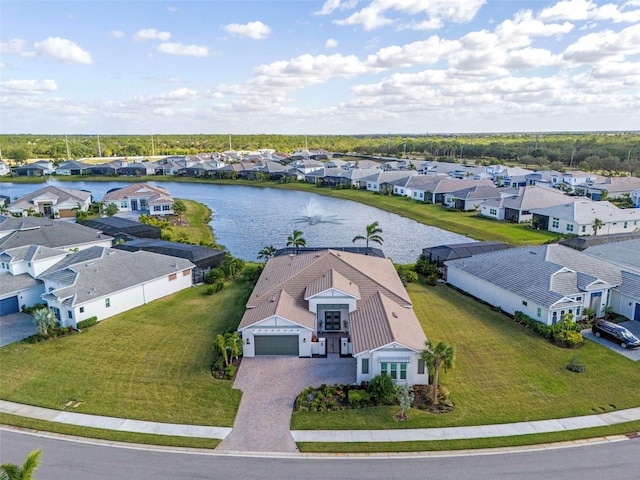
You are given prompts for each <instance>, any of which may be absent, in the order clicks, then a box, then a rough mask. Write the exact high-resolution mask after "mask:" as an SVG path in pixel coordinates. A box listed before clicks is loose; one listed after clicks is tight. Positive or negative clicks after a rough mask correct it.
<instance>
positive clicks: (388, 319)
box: [349, 292, 427, 354]
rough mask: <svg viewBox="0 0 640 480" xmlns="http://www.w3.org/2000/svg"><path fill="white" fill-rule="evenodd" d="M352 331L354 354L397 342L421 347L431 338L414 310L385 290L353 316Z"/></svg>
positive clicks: (411, 346) (350, 316) (350, 318)
mask: <svg viewBox="0 0 640 480" xmlns="http://www.w3.org/2000/svg"><path fill="white" fill-rule="evenodd" d="M349 331H350V334H351V341H352V342H353V353H354V354H358V353H362V352H365V351H368V350H375V349H377V348H380V347H383V346H385V345H389V344H390V343H393V342H397V343H399V344H401V345H404V346H406V347H409V348H414V349H416V350H421V349H422V348H423V347H424V343H425V341H426V340H427V337H426V336H425V334H424V331H423V330H422V327H421V326H420V322H418V319H417V318H416V315H415V313H414V311H413V309H411V308H404V307H402V306H400V305H398V304H397V303H396V302H394V301H393V300H391V299H390V298H389V297H387V296H386V295H384V294H382V293H381V292H376V294H375V295H373V296H372V297H370V298H369V300H368V301H366V302H364V304H362V305H360V307H358V309H357V310H356V311H355V312H352V313H351V314H350V315H349Z"/></svg>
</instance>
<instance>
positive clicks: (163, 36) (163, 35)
mask: <svg viewBox="0 0 640 480" xmlns="http://www.w3.org/2000/svg"><path fill="white" fill-rule="evenodd" d="M170 38H171V33H169V32H159V31H158V30H156V29H155V28H144V29H142V30H138V31H137V32H136V33H135V35H134V36H133V39H134V40H135V41H136V42H143V41H145V40H162V41H163V42H166V41H167V40H169V39H170Z"/></svg>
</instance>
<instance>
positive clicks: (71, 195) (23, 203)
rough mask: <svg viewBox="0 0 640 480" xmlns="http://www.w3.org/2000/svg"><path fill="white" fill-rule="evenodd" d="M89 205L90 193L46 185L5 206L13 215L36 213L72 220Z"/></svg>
mask: <svg viewBox="0 0 640 480" xmlns="http://www.w3.org/2000/svg"><path fill="white" fill-rule="evenodd" d="M90 205H91V192H88V191H86V190H72V189H70V188H63V187H54V186H53V185H48V186H46V187H44V188H41V189H39V190H36V191H35V192H31V193H29V194H28V195H25V196H24V197H22V198H19V199H17V200H14V201H13V202H12V203H10V204H9V205H8V206H7V210H8V211H9V212H10V213H12V214H13V215H22V216H27V215H28V214H29V213H30V212H36V213H39V214H41V215H44V216H46V217H54V218H57V217H60V218H73V217H75V216H76V212H78V211H82V212H86V211H87V210H88V209H89V206H90Z"/></svg>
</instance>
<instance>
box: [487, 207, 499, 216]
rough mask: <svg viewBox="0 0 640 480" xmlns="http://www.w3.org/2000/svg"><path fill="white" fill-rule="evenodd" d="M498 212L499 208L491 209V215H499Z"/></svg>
mask: <svg viewBox="0 0 640 480" xmlns="http://www.w3.org/2000/svg"><path fill="white" fill-rule="evenodd" d="M497 214H498V210H496V209H495V208H490V209H489V215H497Z"/></svg>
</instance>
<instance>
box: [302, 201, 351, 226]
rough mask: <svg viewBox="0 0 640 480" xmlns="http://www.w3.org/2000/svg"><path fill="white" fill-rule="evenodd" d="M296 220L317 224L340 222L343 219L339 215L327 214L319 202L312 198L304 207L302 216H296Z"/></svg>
mask: <svg viewBox="0 0 640 480" xmlns="http://www.w3.org/2000/svg"><path fill="white" fill-rule="evenodd" d="M295 222H296V223H306V224H308V225H317V224H318V223H334V224H340V223H342V219H341V218H340V217H339V216H338V215H325V214H324V213H323V209H322V208H321V207H320V206H319V205H318V202H317V201H316V200H315V199H313V198H312V199H311V200H309V201H308V202H307V204H306V205H305V206H304V208H303V209H302V216H301V217H296V218H295Z"/></svg>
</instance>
